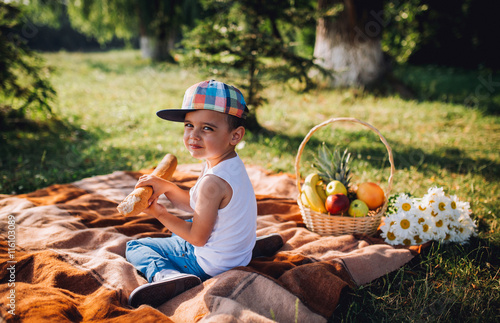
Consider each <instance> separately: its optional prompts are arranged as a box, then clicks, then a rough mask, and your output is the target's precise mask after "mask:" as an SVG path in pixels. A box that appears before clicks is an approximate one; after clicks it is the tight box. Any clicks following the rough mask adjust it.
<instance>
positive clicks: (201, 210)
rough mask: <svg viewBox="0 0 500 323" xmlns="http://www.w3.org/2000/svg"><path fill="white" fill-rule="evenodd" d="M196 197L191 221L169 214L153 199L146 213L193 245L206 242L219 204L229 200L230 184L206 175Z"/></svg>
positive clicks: (230, 193)
mask: <svg viewBox="0 0 500 323" xmlns="http://www.w3.org/2000/svg"><path fill="white" fill-rule="evenodd" d="M198 185H199V188H198V192H199V193H198V194H199V195H198V199H197V202H196V207H195V210H194V214H193V222H192V223H191V222H186V221H184V220H182V219H180V218H178V217H176V216H174V215H172V214H170V213H169V212H168V211H167V210H166V209H165V208H164V207H163V206H161V205H159V204H158V203H157V199H155V200H154V201H153V203H152V204H151V205H150V207H149V208H147V209H146V210H145V212H146V213H148V214H151V215H153V216H155V217H156V218H157V219H158V220H159V221H160V222H161V223H162V224H163V225H164V226H165V227H167V228H168V229H169V230H170V231H172V232H173V233H175V234H176V235H178V236H179V237H181V238H182V239H184V240H186V241H187V242H189V243H191V244H192V245H194V246H204V245H205V243H207V241H208V239H209V238H210V235H211V234H212V230H213V228H214V225H215V221H216V219H217V213H218V210H219V208H221V206H225V204H227V203H228V202H229V200H231V196H232V189H231V186H229V184H228V183H227V182H225V181H224V180H222V179H220V178H219V177H217V176H213V175H207V176H205V177H204V178H203V179H202V180H201V181H200V183H199V184H198Z"/></svg>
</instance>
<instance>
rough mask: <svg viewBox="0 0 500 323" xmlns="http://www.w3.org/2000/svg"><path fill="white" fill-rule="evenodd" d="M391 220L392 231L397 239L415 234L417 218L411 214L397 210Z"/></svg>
mask: <svg viewBox="0 0 500 323" xmlns="http://www.w3.org/2000/svg"><path fill="white" fill-rule="evenodd" d="M393 220H394V222H395V223H394V225H393V227H394V229H393V232H394V234H395V235H396V236H397V237H398V238H399V239H402V240H404V239H406V238H411V237H413V236H414V235H415V234H417V225H418V220H417V218H416V217H415V216H414V215H413V214H408V213H406V212H401V211H398V212H397V213H395V214H394V215H393Z"/></svg>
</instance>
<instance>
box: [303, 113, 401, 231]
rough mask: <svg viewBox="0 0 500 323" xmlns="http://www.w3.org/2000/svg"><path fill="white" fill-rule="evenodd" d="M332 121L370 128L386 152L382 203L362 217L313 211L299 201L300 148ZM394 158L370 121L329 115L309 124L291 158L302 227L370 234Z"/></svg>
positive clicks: (380, 213) (381, 211)
mask: <svg viewBox="0 0 500 323" xmlns="http://www.w3.org/2000/svg"><path fill="white" fill-rule="evenodd" d="M335 122H353V123H358V124H361V125H363V126H365V127H368V128H369V129H370V130H372V131H373V132H375V133H376V134H377V135H378V136H379V138H380V140H381V141H382V143H383V144H384V145H385V147H386V148H387V152H388V154H389V162H390V164H391V167H390V169H391V171H390V176H389V178H388V185H387V189H386V190H385V202H384V204H383V205H382V206H381V207H379V208H377V209H376V210H370V211H369V212H368V215H367V216H365V217H351V216H343V215H329V214H324V213H319V212H316V211H313V210H311V209H310V208H307V207H305V206H304V205H302V202H301V200H300V192H301V191H302V189H301V181H302V180H301V177H300V168H299V166H300V158H301V156H302V152H303V151H304V148H305V146H306V144H307V142H308V141H309V139H310V138H311V136H312V135H313V134H314V133H315V132H316V131H317V130H319V129H320V128H322V127H324V126H326V125H328V124H331V123H335ZM394 171H395V168H394V159H393V156H392V150H391V147H390V146H389V144H388V143H387V140H386V139H385V138H384V136H382V134H381V133H380V131H378V130H377V128H375V127H373V126H372V125H370V124H368V123H366V122H363V121H360V120H358V119H355V118H332V119H329V120H326V121H324V122H322V123H320V124H318V125H316V126H315V127H313V128H312V129H311V130H310V131H309V133H308V134H307V135H306V136H305V137H304V140H303V141H302V143H301V144H300V146H299V149H298V151H297V156H296V158H295V175H296V181H297V188H298V191H299V196H298V198H297V203H298V205H299V208H300V212H301V214H302V219H303V220H304V223H305V225H306V227H307V228H308V229H309V230H311V231H313V232H316V233H318V234H320V235H323V236H326V235H333V236H339V235H343V234H353V233H364V234H368V235H373V234H374V233H375V232H376V231H377V228H378V227H379V225H380V221H381V219H382V216H383V214H384V213H385V211H386V210H387V202H388V201H387V198H388V196H389V193H390V191H391V189H392V177H393V175H394Z"/></svg>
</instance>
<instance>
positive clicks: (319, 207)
mask: <svg viewBox="0 0 500 323" xmlns="http://www.w3.org/2000/svg"><path fill="white" fill-rule="evenodd" d="M319 180H320V178H319V175H318V174H317V173H313V174H309V175H308V176H307V177H306V180H305V181H304V189H303V192H304V194H305V196H306V198H307V200H308V201H309V205H310V206H311V210H313V211H316V212H320V213H326V209H325V203H324V202H323V200H322V199H321V197H320V196H319V194H318V191H317V190H316V184H317V183H318V181H319Z"/></svg>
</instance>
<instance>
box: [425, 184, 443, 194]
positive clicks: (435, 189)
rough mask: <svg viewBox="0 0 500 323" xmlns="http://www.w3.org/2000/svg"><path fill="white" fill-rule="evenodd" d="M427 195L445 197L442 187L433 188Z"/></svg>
mask: <svg viewBox="0 0 500 323" xmlns="http://www.w3.org/2000/svg"><path fill="white" fill-rule="evenodd" d="M427 195H429V196H444V189H443V188H442V187H437V186H434V187H431V188H429V190H427Z"/></svg>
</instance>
